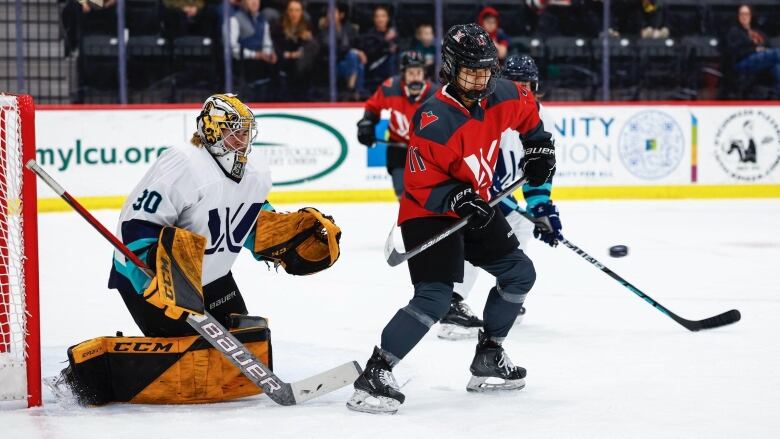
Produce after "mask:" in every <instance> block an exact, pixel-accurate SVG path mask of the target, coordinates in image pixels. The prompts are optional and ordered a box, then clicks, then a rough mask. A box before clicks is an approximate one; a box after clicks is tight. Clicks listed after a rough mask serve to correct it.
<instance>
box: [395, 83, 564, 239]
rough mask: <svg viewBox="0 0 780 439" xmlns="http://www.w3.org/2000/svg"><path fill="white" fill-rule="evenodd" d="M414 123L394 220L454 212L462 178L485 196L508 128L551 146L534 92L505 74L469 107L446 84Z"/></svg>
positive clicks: (525, 141)
mask: <svg viewBox="0 0 780 439" xmlns="http://www.w3.org/2000/svg"><path fill="white" fill-rule="evenodd" d="M412 126H413V127H414V130H413V133H412V135H411V138H410V141H409V151H408V153H407V163H406V170H405V171H404V192H405V193H404V196H402V197H401V208H400V210H399V213H398V224H401V223H403V222H405V221H407V220H409V219H412V218H419V217H425V216H443V215H446V216H452V217H457V215H456V214H455V213H454V212H452V211H451V210H450V206H449V194H450V193H451V192H452V191H453V190H454V189H455V188H456V187H458V186H460V185H463V184H464V183H466V184H469V185H471V186H472V187H473V188H474V189H475V190H476V191H477V192H478V193H479V195H480V196H481V197H482V198H484V199H485V200H489V199H490V192H489V189H490V186H491V184H492V182H493V172H494V171H495V167H496V160H497V159H498V155H499V147H500V142H501V133H502V132H504V131H505V130H506V129H507V128H512V129H514V130H516V131H518V132H519V133H520V139H521V140H522V141H523V144H524V145H526V146H527V145H530V144H534V143H536V144H538V145H540V146H548V147H552V142H551V135H550V133H549V132H547V131H545V129H544V125H543V124H542V121H541V119H540V118H539V110H538V107H537V105H536V101H535V100H534V98H533V95H532V94H531V93H530V92H529V91H528V90H526V89H525V88H523V87H521V86H519V85H518V84H516V83H514V82H512V81H509V80H505V79H497V80H496V90H495V92H494V93H493V94H491V95H490V96H488V97H487V98H486V99H482V100H481V101H480V102H479V103H478V104H477V105H475V106H474V107H473V108H472V109H471V110H470V111H469V110H468V109H467V108H466V107H464V106H463V105H462V104H460V102H458V101H457V100H456V99H455V98H454V97H452V96H451V95H450V94H448V93H447V89H446V87H445V88H444V89H442V90H440V91H438V92H437V93H436V94H435V95H434V96H433V97H431V98H430V99H428V100H427V101H425V102H424V103H423V104H422V106H421V107H420V109H418V110H417V112H416V113H415V114H414V116H413V117H412Z"/></svg>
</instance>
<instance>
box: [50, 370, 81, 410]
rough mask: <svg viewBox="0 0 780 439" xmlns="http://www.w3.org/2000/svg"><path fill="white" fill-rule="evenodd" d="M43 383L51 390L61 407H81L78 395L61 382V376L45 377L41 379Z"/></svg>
mask: <svg viewBox="0 0 780 439" xmlns="http://www.w3.org/2000/svg"><path fill="white" fill-rule="evenodd" d="M41 382H42V383H43V385H44V386H46V388H48V389H49V390H51V393H52V394H53V395H54V399H55V400H56V401H57V404H59V405H60V406H62V407H65V408H70V407H79V406H80V405H81V404H79V403H78V400H77V399H76V395H74V394H73V392H72V391H71V390H70V389H69V388H68V386H67V385H66V384H65V383H63V382H62V381H60V377H59V376H50V377H44V378H43V379H41Z"/></svg>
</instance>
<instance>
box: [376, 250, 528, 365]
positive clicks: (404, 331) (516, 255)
mask: <svg viewBox="0 0 780 439" xmlns="http://www.w3.org/2000/svg"><path fill="white" fill-rule="evenodd" d="M479 267H480V268H483V269H484V270H486V271H487V272H488V273H490V274H492V275H493V276H495V277H496V282H497V285H498V287H497V288H493V289H492V290H491V291H490V294H489V295H488V299H487V302H486V303H485V310H484V312H483V319H484V321H485V328H484V330H485V334H486V335H487V336H488V337H490V338H493V339H494V340H497V341H500V340H502V339H503V338H504V337H506V336H507V334H508V333H509V329H510V328H511V327H512V325H513V324H514V322H515V319H516V318H517V314H518V312H520V308H521V307H522V306H523V302H524V301H525V297H526V295H527V294H528V291H530V290H531V287H532V286H533V284H534V282H535V281H536V272H535V271H534V266H533V263H532V262H531V260H530V259H529V258H528V256H526V254H525V253H524V252H523V251H522V250H520V249H515V250H514V251H512V252H510V253H509V254H507V255H505V256H503V257H500V258H498V259H496V260H495V261H493V262H489V263H486V264H483V265H480V266H479ZM452 288H453V283H452V282H418V283H416V284H414V297H413V298H412V300H410V301H409V304H408V305H406V306H405V307H403V308H401V309H400V310H398V312H397V313H396V314H395V316H394V317H393V318H392V319H391V320H390V323H388V324H387V326H385V329H384V330H383V331H382V346H381V347H382V350H384V351H385V352H386V353H388V354H390V355H392V356H393V357H394V358H391V360H393V362H398V361H400V360H401V359H403V358H404V357H405V356H406V354H408V353H409V352H410V351H411V350H412V348H414V346H415V345H416V344H417V343H418V342H419V341H420V340H422V338H423V336H425V334H426V333H427V332H428V330H429V329H430V328H431V326H433V324H434V323H436V322H438V321H439V320H441V318H442V317H444V315H445V314H446V313H447V311H448V310H449V306H450V300H451V299H452Z"/></svg>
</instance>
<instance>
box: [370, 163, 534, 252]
mask: <svg viewBox="0 0 780 439" xmlns="http://www.w3.org/2000/svg"><path fill="white" fill-rule="evenodd" d="M524 183H525V177H523V178H520V179H518V180H517V181H515V182H514V183H512V184H511V185H509V187H508V188H506V189H504V191H503V192H500V193H499V194H497V195H496V196H495V197H493V199H492V200H490V202H489V203H488V204H489V205H490V207H493V206H495V205H496V204H498V203H499V202H500V201H501V200H503V199H504V198H506V197H507V196H508V195H509V194H511V193H512V192H514V191H516V190H517V189H518V188H520V186H522V185H523V184H524ZM471 215H474V214H470V215H467V216H465V217H463V218H461V219H459V220H458V222H456V223H455V224H453V225H451V226H449V227H448V228H446V229H444V230H443V231H441V232H439V233H438V234H436V235H435V236H433V237H432V238H430V239H429V240H427V241H425V242H423V243H422V244H420V245H418V246H417V247H415V248H413V249H411V250H409V251H408V252H399V251H398V250H397V249H396V248H395V244H394V243H393V231H395V224H393V228H392V229H390V234H389V235H387V240H386V241H385V260H387V263H388V264H390V266H391V267H395V266H396V265H398V264H400V263H401V262H404V261H406V260H409V259H411V258H413V257H415V256H417V255H418V254H420V253H422V252H423V251H425V250H426V249H428V248H429V247H431V246H433V245H435V244H436V243H438V242H439V241H441V240H442V239H444V238H446V237H448V236H450V235H452V234H453V233H455V232H457V231H458V230H460V229H462V228H463V227H465V226H466V224H467V223H468V222H469V220H470V219H471Z"/></svg>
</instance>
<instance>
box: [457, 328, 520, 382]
mask: <svg viewBox="0 0 780 439" xmlns="http://www.w3.org/2000/svg"><path fill="white" fill-rule="evenodd" d="M523 387H525V369H523V368H522V367H519V366H515V365H513V364H512V361H511V360H510V359H509V356H508V355H506V353H505V352H504V348H503V347H501V345H500V344H498V343H496V342H495V341H492V340H490V339H489V338H487V337H486V336H485V333H484V332H482V331H479V342H477V351H476V353H475V354H474V360H473V361H472V362H471V379H470V380H469V383H468V384H467V385H466V390H468V391H469V392H489V391H497V390H520V389H522V388H523Z"/></svg>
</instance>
